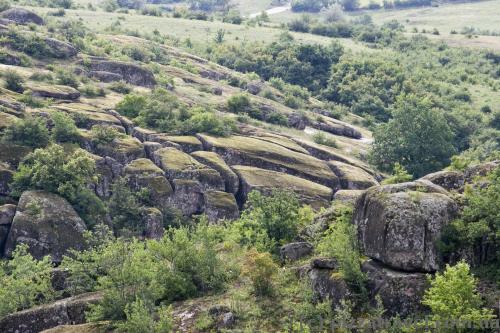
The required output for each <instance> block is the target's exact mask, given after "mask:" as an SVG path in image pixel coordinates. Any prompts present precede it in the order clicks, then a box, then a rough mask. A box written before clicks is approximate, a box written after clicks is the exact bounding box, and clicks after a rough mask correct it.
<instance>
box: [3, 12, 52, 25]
mask: <svg viewBox="0 0 500 333" xmlns="http://www.w3.org/2000/svg"><path fill="white" fill-rule="evenodd" d="M0 17H2V18H4V19H7V20H10V21H12V22H15V23H17V24H28V23H34V24H37V25H43V24H44V21H43V19H42V18H41V17H40V16H39V15H37V14H35V13H34V12H32V11H31V10H27V9H24V8H10V9H7V10H5V11H3V12H1V13H0Z"/></svg>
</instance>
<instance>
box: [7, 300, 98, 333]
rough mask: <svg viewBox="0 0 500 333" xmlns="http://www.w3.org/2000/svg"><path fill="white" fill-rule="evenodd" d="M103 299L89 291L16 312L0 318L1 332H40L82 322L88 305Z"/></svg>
mask: <svg viewBox="0 0 500 333" xmlns="http://www.w3.org/2000/svg"><path fill="white" fill-rule="evenodd" d="M101 299H102V294H101V293H99V292H97V293H87V294H82V295H78V296H75V297H70V298H65V299H62V300H59V301H56V302H54V303H50V304H45V305H41V306H37V307H34V308H31V309H27V310H24V311H19V312H15V313H13V314H10V315H7V316H5V317H4V318H3V319H1V320H0V332H3V333H38V332H41V331H43V330H46V329H49V328H53V327H56V326H59V325H64V324H81V323H84V322H85V311H86V310H87V309H88V306H89V305H90V304H95V303H97V302H99V301H100V300H101Z"/></svg>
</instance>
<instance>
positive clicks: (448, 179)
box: [422, 170, 465, 191]
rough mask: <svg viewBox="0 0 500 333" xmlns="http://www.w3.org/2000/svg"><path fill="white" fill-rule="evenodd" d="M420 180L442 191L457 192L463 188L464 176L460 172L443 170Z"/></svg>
mask: <svg viewBox="0 0 500 333" xmlns="http://www.w3.org/2000/svg"><path fill="white" fill-rule="evenodd" d="M422 179H425V180H428V181H430V182H431V183H433V184H436V185H439V186H441V187H442V188H444V189H447V190H448V191H450V190H459V189H461V188H462V187H463V186H464V183H465V175H464V174H463V172H460V171H452V170H443V171H438V172H434V173H430V174H428V175H426V176H424V177H422Z"/></svg>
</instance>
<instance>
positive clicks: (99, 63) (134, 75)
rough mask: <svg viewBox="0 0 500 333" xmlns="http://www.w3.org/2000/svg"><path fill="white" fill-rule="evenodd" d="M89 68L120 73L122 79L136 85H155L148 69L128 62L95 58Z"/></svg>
mask: <svg viewBox="0 0 500 333" xmlns="http://www.w3.org/2000/svg"><path fill="white" fill-rule="evenodd" d="M90 69H91V71H101V72H109V73H113V74H117V75H121V77H122V78H123V80H125V81H126V82H128V83H130V84H133V85H137V86H144V87H153V86H155V85H156V80H155V77H154V75H153V73H152V72H151V71H150V70H149V69H146V68H143V67H141V66H139V65H136V64H133V63H129V62H123V61H116V60H101V59H95V60H93V61H92V62H91V64H90Z"/></svg>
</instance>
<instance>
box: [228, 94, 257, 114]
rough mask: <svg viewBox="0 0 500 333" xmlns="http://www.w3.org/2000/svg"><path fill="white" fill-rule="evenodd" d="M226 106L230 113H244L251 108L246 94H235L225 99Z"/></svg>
mask: <svg viewBox="0 0 500 333" xmlns="http://www.w3.org/2000/svg"><path fill="white" fill-rule="evenodd" d="M227 107H228V109H229V111H230V112H232V113H245V112H247V111H248V109H250V108H251V103H250V98H248V96H247V95H246V94H236V95H233V96H231V97H230V98H229V99H228V100H227Z"/></svg>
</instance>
